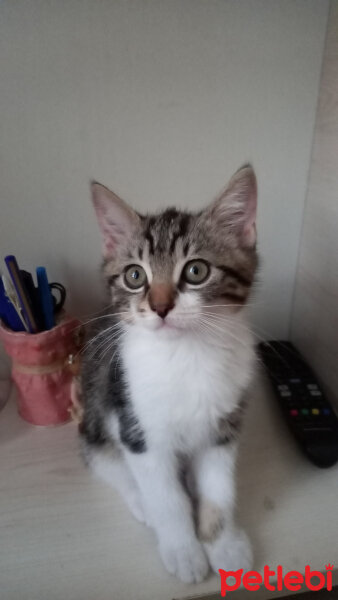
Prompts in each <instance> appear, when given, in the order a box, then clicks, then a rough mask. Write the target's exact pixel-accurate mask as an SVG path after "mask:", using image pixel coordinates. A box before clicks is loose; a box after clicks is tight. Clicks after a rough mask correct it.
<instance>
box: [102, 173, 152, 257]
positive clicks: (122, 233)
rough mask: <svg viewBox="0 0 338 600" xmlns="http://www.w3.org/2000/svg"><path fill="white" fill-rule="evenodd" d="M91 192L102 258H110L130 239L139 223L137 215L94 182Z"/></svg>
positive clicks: (107, 190) (115, 196)
mask: <svg viewBox="0 0 338 600" xmlns="http://www.w3.org/2000/svg"><path fill="white" fill-rule="evenodd" d="M91 192H92V200H93V204H94V208H95V211H96V216H97V220H98V223H99V226H100V229H101V235H102V240H103V248H102V253H103V256H104V258H112V257H113V256H115V254H116V250H117V248H118V247H119V246H121V245H124V244H126V243H127V242H128V240H129V239H130V238H131V237H132V235H133V233H134V232H135V230H136V229H137V227H138V225H139V223H140V217H139V215H138V214H137V213H136V212H135V211H134V210H133V209H132V208H130V206H128V204H126V202H124V201H123V200H121V198H119V197H118V196H117V195H116V194H114V193H113V192H111V191H110V190H109V189H108V188H106V187H105V186H104V185H101V184H100V183H97V182H96V181H93V182H92V183H91Z"/></svg>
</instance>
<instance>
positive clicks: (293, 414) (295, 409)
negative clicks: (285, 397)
mask: <svg viewBox="0 0 338 600" xmlns="http://www.w3.org/2000/svg"><path fill="white" fill-rule="evenodd" d="M290 415H291V417H298V410H297V408H292V409H291V410H290Z"/></svg>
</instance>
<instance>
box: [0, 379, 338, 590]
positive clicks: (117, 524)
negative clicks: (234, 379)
mask: <svg viewBox="0 0 338 600" xmlns="http://www.w3.org/2000/svg"><path fill="white" fill-rule="evenodd" d="M238 494H239V501H238V509H239V514H240V519H241V521H242V523H243V525H245V527H246V529H247V531H248V533H249V535H250V536H251V539H252V541H253V545H254V549H255V566H254V568H255V569H257V570H261V569H262V568H263V566H264V564H269V565H270V566H271V567H274V566H276V565H277V564H282V565H283V567H284V568H285V569H286V570H291V569H297V570H300V571H302V569H303V567H304V565H306V564H310V565H311V567H312V568H313V569H319V570H324V565H325V564H326V563H328V562H331V563H337V559H338V516H337V498H338V466H335V467H333V468H331V469H328V470H320V469H318V468H316V467H314V466H312V465H311V464H310V463H308V462H307V461H306V460H305V459H304V458H303V457H302V456H301V455H300V454H299V452H298V450H297V449H296V448H295V446H294V443H293V440H292V439H291V438H290V437H289V434H288V432H287V431H286V428H285V425H284V423H283V422H282V421H281V419H280V417H279V413H278V411H277V409H276V407H275V400H274V398H272V397H271V395H270V391H269V389H268V386H267V384H266V383H265V382H264V381H261V382H259V383H258V384H257V385H256V386H255V389H254V390H253V397H252V402H251V406H250V408H249V411H248V415H247V419H246V424H245V431H244V435H243V439H242V447H241V452H240V457H239V472H238ZM0 540H1V543H0V597H1V600H21V599H22V600H23V599H24V600H46V599H47V598H48V600H61V599H62V600H115V599H116V600H124V599H126V600H127V599H128V600H134V599H136V600H162V599H163V600H171V599H172V598H184V597H191V596H193V597H195V596H199V595H204V594H208V593H212V592H219V590H220V578H219V577H218V576H216V575H214V576H211V575H210V576H209V578H208V579H207V580H206V581H205V582H203V583H202V584H199V585H186V584H183V583H180V582H179V581H177V580H176V579H175V578H174V577H172V576H170V575H168V574H167V573H166V572H165V570H164V568H163V567H162V564H161V561H160V558H159V555H158V552H157V549H156V546H155V540H154V536H153V533H152V532H151V531H150V530H149V529H147V528H146V527H144V526H143V525H141V524H139V523H137V522H136V521H134V520H133V518H132V517H131V516H130V514H129V512H128V510H127V508H125V506H124V504H123V502H122V501H121V500H120V498H119V496H118V495H117V494H116V493H115V492H114V491H113V490H111V489H110V488H109V487H108V486H106V485H105V484H103V483H100V482H97V481H95V480H94V478H93V477H92V475H91V473H90V472H89V471H88V470H87V469H86V468H85V467H84V465H83V464H82V462H81V459H80V457H79V454H78V444H77V435H76V427H75V425H74V424H72V423H70V424H67V425H64V426H60V427H56V428H35V427H33V426H30V425H29V424H27V423H25V422H24V421H22V420H21V419H20V418H19V417H18V415H17V413H16V408H15V402H14V399H13V397H12V398H11V399H10V401H9V403H8V404H7V406H6V407H5V408H4V409H3V411H1V412H0ZM335 566H337V564H335ZM336 574H337V573H335V576H336ZM256 596H257V594H256V595H255V597H256ZM270 596H271V593H270ZM253 597H254V596H253V593H252V592H250V594H249V598H250V599H253Z"/></svg>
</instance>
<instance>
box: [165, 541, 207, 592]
mask: <svg viewBox="0 0 338 600" xmlns="http://www.w3.org/2000/svg"><path fill="white" fill-rule="evenodd" d="M159 549H160V555H161V558H162V561H163V563H164V566H165V568H166V569H167V571H169V573H171V574H172V575H176V577H178V578H179V579H181V581H184V582H185V583H198V582H200V581H202V580H203V579H204V578H205V577H206V575H207V574H208V571H209V564H208V559H207V557H206V555H205V552H204V550H203V548H202V546H201V544H200V543H199V542H198V540H197V539H194V538H192V539H190V540H187V541H182V540H181V541H177V542H176V543H168V542H164V541H160V545H159Z"/></svg>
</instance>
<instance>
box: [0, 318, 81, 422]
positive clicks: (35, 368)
mask: <svg viewBox="0 0 338 600" xmlns="http://www.w3.org/2000/svg"><path fill="white" fill-rule="evenodd" d="M0 339H1V340H2V342H3V344H4V347H5V350H6V352H7V354H8V355H9V356H10V357H11V359H12V379H13V381H14V382H15V384H16V387H17V391H18V394H17V400H18V412H19V414H20V416H21V417H22V418H23V419H25V421H28V422H29V423H32V424H33V425H58V424H60V423H65V422H66V421H69V420H70V413H69V408H70V404H71V384H72V380H73V377H74V365H73V363H72V360H71V357H75V356H76V355H77V354H78V352H79V350H80V347H81V323H80V321H79V320H78V319H74V318H70V317H65V318H64V319H63V320H62V322H60V323H59V324H58V325H56V326H55V327H53V329H50V330H48V331H42V332H41V333H35V334H30V333H25V332H14V331H11V330H10V329H8V328H7V327H5V326H4V324H3V323H1V324H0Z"/></svg>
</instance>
